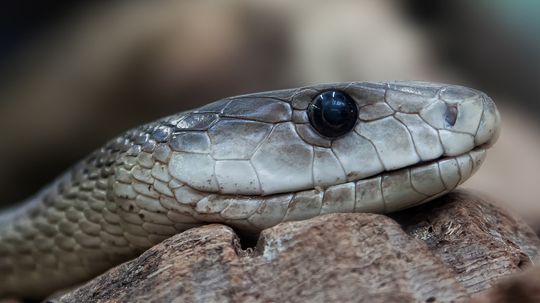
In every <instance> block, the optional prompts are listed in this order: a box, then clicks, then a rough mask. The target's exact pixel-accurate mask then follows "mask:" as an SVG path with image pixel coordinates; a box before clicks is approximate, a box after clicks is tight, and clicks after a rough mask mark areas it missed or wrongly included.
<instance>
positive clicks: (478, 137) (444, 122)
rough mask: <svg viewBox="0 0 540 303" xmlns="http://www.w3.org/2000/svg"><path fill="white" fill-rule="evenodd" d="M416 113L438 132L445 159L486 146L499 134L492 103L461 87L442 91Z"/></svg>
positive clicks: (486, 98)
mask: <svg viewBox="0 0 540 303" xmlns="http://www.w3.org/2000/svg"><path fill="white" fill-rule="evenodd" d="M419 114H420V116H421V117H422V118H423V119H424V120H425V121H426V122H427V123H428V124H429V125H430V126H431V127H433V128H435V129H437V130H438V131H439V135H440V139H441V143H442V145H443V148H444V155H445V156H456V155H460V154H463V153H466V152H468V151H470V150H472V149H474V148H476V147H478V146H483V147H489V146H491V145H493V144H494V143H495V141H496V140H497V138H498V135H499V132H500V116H499V112H498V111H497V108H496V106H495V103H494V102H493V100H492V99H491V98H490V97H488V96H487V95H486V94H484V93H482V92H479V91H477V90H474V89H469V88H466V87H462V86H455V85H452V86H447V87H444V88H442V89H441V90H440V92H439V96H438V98H437V100H436V101H434V102H432V103H430V104H428V105H426V106H425V107H424V108H423V109H422V110H421V111H420V113H419Z"/></svg>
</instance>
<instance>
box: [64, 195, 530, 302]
mask: <svg viewBox="0 0 540 303" xmlns="http://www.w3.org/2000/svg"><path fill="white" fill-rule="evenodd" d="M239 241H240V240H239V238H238V236H237V235H236V234H235V233H234V231H232V230H231V229H230V228H228V227H226V226H223V225H217V224H214V225H208V226H203V227H200V228H196V229H192V230H189V231H187V232H184V233H182V234H179V235H176V236H174V237H172V238H170V239H167V240H165V241H163V242H162V243H160V244H158V245H156V246H155V247H153V248H151V249H149V250H148V251H146V252H145V253H144V254H143V255H141V256H140V257H138V258H137V259H135V260H133V261H130V262H127V263H125V264H122V265H120V266H118V267H116V268H113V269H111V270H110V271H108V272H107V273H105V274H103V275H101V276H100V277H98V278H96V279H94V280H92V281H90V282H88V283H87V284H85V285H83V286H81V287H80V288H78V289H75V290H73V291H71V292H69V293H67V294H65V295H63V296H62V297H60V298H58V299H55V300H54V301H59V302H95V301H98V302H139V301H140V302H151V301H154V302H451V301H456V300H461V299H466V298H468V297H469V296H470V295H471V294H474V293H476V292H479V291H482V290H485V289H487V288H489V287H490V286H491V285H492V284H493V283H495V281H497V280H498V279H500V278H501V277H503V276H506V275H509V274H512V273H516V272H520V271H521V270H522V268H524V267H526V266H527V265H528V264H530V263H531V260H533V259H534V258H535V257H537V255H538V254H539V250H540V240H539V239H538V238H537V237H536V235H535V234H534V233H533V232H532V231H531V229H530V228H529V227H527V226H526V225H525V224H523V223H522V222H521V221H520V220H518V219H516V218H515V217H513V216H512V215H510V214H508V213H506V212H505V211H503V210H501V209H500V208H497V207H495V206H492V205H491V204H489V203H487V202H485V201H484V199H482V198H481V197H479V196H478V195H473V194H471V193H468V192H455V193H452V194H449V195H447V196H445V197H443V198H440V199H438V200H437V201H434V202H432V203H429V204H427V205H425V206H421V207H417V208H414V209H411V210H408V211H405V212H401V213H398V214H396V215H393V216H392V218H390V217H387V216H383V215H373V214H333V215H326V216H322V217H318V218H314V219H311V220H307V221H301V222H289V223H284V224H280V225H278V226H275V227H273V228H270V229H267V230H265V231H264V232H263V233H262V234H261V236H260V238H259V241H258V243H257V245H256V247H255V248H254V249H253V250H251V249H248V250H243V249H242V248H241V247H240V244H239V243H240V242H239Z"/></svg>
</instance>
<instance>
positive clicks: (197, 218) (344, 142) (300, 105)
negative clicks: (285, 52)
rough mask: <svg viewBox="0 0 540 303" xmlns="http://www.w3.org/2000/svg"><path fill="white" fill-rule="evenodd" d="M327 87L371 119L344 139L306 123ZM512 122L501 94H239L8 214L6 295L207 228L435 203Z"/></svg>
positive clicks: (151, 128) (423, 90) (423, 88)
mask: <svg viewBox="0 0 540 303" xmlns="http://www.w3.org/2000/svg"><path fill="white" fill-rule="evenodd" d="M326 90H341V91H344V92H345V93H347V94H348V95H349V96H351V98H352V99H353V100H354V101H355V102H356V104H357V107H358V109H359V122H358V123H357V125H356V128H355V129H354V130H353V131H351V132H349V133H347V134H346V135H343V136H341V137H339V138H333V139H331V138H326V137H324V136H321V135H320V134H319V133H318V132H316V131H315V130H314V128H313V127H312V126H311V124H310V121H309V119H308V116H307V113H306V109H307V107H308V105H309V103H310V102H311V100H312V99H313V98H314V97H315V96H317V95H318V94H320V93H321V92H323V91H326ZM461 94H462V95H463V97H462V98H463V99H460V98H461V97H460V96H461ZM449 108H451V109H452V110H453V109H457V111H454V112H453V111H452V110H450V111H449V110H448V109H449ZM480 108H481V111H480ZM449 113H450V114H452V113H455V114H456V115H455V117H453V116H452V115H450V116H449V115H448V114H449ZM452 118H455V121H452ZM447 120H448V121H450V122H454V123H453V125H452V123H449V122H448V121H447ZM499 120H500V118H499V117H498V113H497V111H496V108H495V106H494V105H493V102H492V101H491V99H489V97H487V96H485V95H484V94H482V93H479V92H477V91H468V90H466V89H465V88H462V87H454V86H448V85H440V84H428V83H418V82H399V83H398V82H395V83H360V82H352V83H339V84H327V85H316V86H311V87H304V88H298V89H291V90H282V91H274V92H264V93H258V94H251V95H244V96H239V97H233V98H227V99H223V100H220V101H218V102H216V103H212V104H210V105H207V106H204V107H202V108H199V109H196V110H194V111H191V112H184V113H179V114H176V115H172V116H169V117H166V118H164V119H161V120H158V121H155V122H152V123H149V124H146V125H143V126H141V127H139V128H137V129H134V130H131V131H128V132H126V133H124V134H123V135H122V136H120V137H118V138H116V139H114V140H111V141H109V142H108V143H107V144H106V145H105V147H104V148H102V149H100V150H98V151H96V152H95V153H94V154H93V155H91V156H89V157H88V158H87V159H86V160H84V161H82V162H80V163H79V164H78V165H76V166H75V167H74V168H73V170H72V171H71V172H70V173H68V174H66V175H65V176H64V177H63V178H60V179H59V180H58V181H56V183H54V184H52V185H51V186H50V187H49V188H47V189H45V190H44V191H43V192H42V193H41V194H39V195H37V196H36V197H34V198H33V199H30V200H29V202H28V203H27V204H25V205H24V206H21V207H20V208H18V209H16V210H12V211H8V212H7V213H0V256H1V258H0V270H2V272H3V273H7V274H5V275H3V276H0V297H2V296H5V295H8V294H11V295H19V294H24V295H30V296H33V297H39V296H43V295H44V294H46V293H48V292H50V291H52V290H55V289H57V288H59V287H63V286H67V285H69V284H71V283H75V282H77V281H82V280H84V279H87V278H89V277H91V276H92V275H95V274H97V273H99V272H101V271H103V270H105V269H106V268H107V267H109V266H112V265H114V264H117V263H119V262H122V261H124V260H126V259H128V258H130V257H133V256H134V255H136V254H137V253H140V252H141V251H143V250H145V249H147V248H148V247H150V246H152V245H154V244H156V243H158V242H159V241H161V240H163V239H165V238H166V237H168V236H170V235H172V234H175V233H178V232H182V231H184V230H186V229H188V228H192V227H194V226H199V225H202V224H205V223H208V222H219V223H225V224H228V225H230V226H232V227H234V228H237V229H239V230H242V231H244V232H248V233H254V232H258V231H260V230H261V229H264V228H267V227H270V226H273V225H275V224H278V223H280V222H285V221H293V220H303V219H307V218H311V217H314V216H318V215H320V214H325V213H333V212H375V213H385V212H389V211H394V210H399V209H403V208H407V207H411V206H414V205H417V204H419V203H423V202H426V201H428V200H430V199H433V198H435V197H437V196H440V195H442V194H444V193H446V192H448V191H450V190H452V189H454V188H455V187H456V186H458V184H460V183H462V182H464V181H465V180H466V179H467V178H468V177H470V175H472V174H473V173H474V172H475V171H476V170H477V169H478V167H479V166H480V164H481V163H482V161H483V159H484V158H485V150H484V146H480V145H486V146H487V145H488V144H492V143H493V141H494V139H495V138H496V135H497V133H498V123H499ZM463 136H468V137H467V139H464V137H463ZM471 142H472V143H473V144H472V146H471ZM472 148H476V149H474V150H472ZM415 154H416V158H414V155H415ZM454 156H455V157H454ZM427 160H429V161H431V162H424V161H427ZM389 169H395V171H393V172H389V171H388V170H389ZM28 277H32V278H28Z"/></svg>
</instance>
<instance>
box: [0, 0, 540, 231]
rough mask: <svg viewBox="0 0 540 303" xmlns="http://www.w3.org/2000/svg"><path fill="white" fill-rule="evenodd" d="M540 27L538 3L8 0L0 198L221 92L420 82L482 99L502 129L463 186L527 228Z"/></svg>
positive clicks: (538, 223)
mask: <svg viewBox="0 0 540 303" xmlns="http://www.w3.org/2000/svg"><path fill="white" fill-rule="evenodd" d="M539 30H540V2H539V1H535V0H530V1H521V0H516V1H505V0H477V1H466V0H454V1H434V0H378V1H373V0H358V1H339V0H337V1H323V0H295V1H287V0H266V1H265V0H230V1H220V0H185V1H119V0H114V1H107V2H99V3H98V2H97V1H96V2H95V3H92V2H88V1H85V2H83V1H67V0H56V1H53V0H42V1H9V2H8V1H6V2H4V3H2V4H0V131H1V132H2V136H1V138H2V140H1V143H0V144H1V145H0V146H1V148H0V197H2V198H1V199H0V204H4V205H7V204H9V203H14V202H16V201H19V200H21V199H24V198H25V197H28V196H30V195H31V194H33V193H34V192H36V191H37V190H38V189H39V188H40V187H42V186H43V185H44V184H46V183H48V182H49V181H51V180H52V179H53V178H54V177H55V176H57V175H58V174H60V173H62V172H63V171H64V170H65V169H67V168H68V167H69V166H70V165H72V164H73V163H75V162H76V161H77V160H79V159H81V158H82V157H84V156H85V155H86V154H88V153H89V152H90V151H91V150H93V149H95V148H97V147H99V146H100V145H101V144H103V143H104V142H105V141H107V140H108V139H110V138H112V137H113V136H115V135H117V134H118V133H120V132H122V131H123V130H126V129H129V128H131V127H133V126H136V125H139V124H141V123H143V122H146V121H150V120H153V119H156V118H159V117H161V116H165V115H169V114H171V113H174V112H177V111H181V110H183V109H187V108H191V107H194V106H197V105H200V104H204V103H207V102H210V101H213V100H216V99H219V98H222V97H226V96H230V95H235V94H241V93H248V92H255V91H261V90H272V89H278V88H286V87H295V86H301V85H306V84H311V83H315V82H335V81H350V80H393V79H396V80H397V79H402V80H405V79H417V80H427V81H438V82H449V83H455V84H462V85H466V86H470V87H474V88H477V89H479V90H482V91H485V92H487V93H488V94H489V95H490V96H492V97H493V99H494V100H495V101H496V102H497V104H498V105H499V107H500V110H501V114H502V118H503V131H502V134H501V137H500V139H499V142H498V144H497V145H496V146H495V147H494V148H493V149H492V150H491V152H490V153H489V156H488V160H487V162H486V164H485V166H484V167H483V169H481V170H480V171H479V173H478V174H477V175H476V176H475V177H474V178H473V179H472V180H470V181H469V182H467V183H466V187H469V188H473V189H475V190H478V191H481V192H483V193H486V194H488V195H490V196H492V197H493V198H494V199H495V200H496V201H498V203H501V204H503V205H505V206H506V207H508V208H511V209H513V210H514V211H515V212H517V213H518V214H519V215H521V216H522V217H523V218H525V219H526V220H527V221H528V222H529V223H530V224H531V226H533V228H535V229H536V231H540V182H539V174H540V159H539V155H540V135H539V134H540V132H539V130H540V125H539V123H538V118H537V116H538V115H539V114H540V102H538V100H539V99H540V83H539V79H540V35H538V32H539Z"/></svg>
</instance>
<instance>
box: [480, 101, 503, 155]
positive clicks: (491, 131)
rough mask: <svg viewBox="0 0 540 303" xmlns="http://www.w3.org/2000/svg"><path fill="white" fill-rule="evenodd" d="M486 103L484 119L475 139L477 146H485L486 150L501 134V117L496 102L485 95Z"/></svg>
mask: <svg viewBox="0 0 540 303" xmlns="http://www.w3.org/2000/svg"><path fill="white" fill-rule="evenodd" d="M483 97H484V99H483V102H484V112H483V113H482V118H481V120H480V124H479V126H478V131H477V133H476V137H475V143H476V146H480V145H482V146H485V147H486V148H489V147H491V146H492V145H493V144H495V142H497V139H499V135H500V133H501V116H500V114H499V111H498V110H497V106H495V102H493V100H492V99H491V98H490V97H488V96H487V95H485V94H483Z"/></svg>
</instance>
